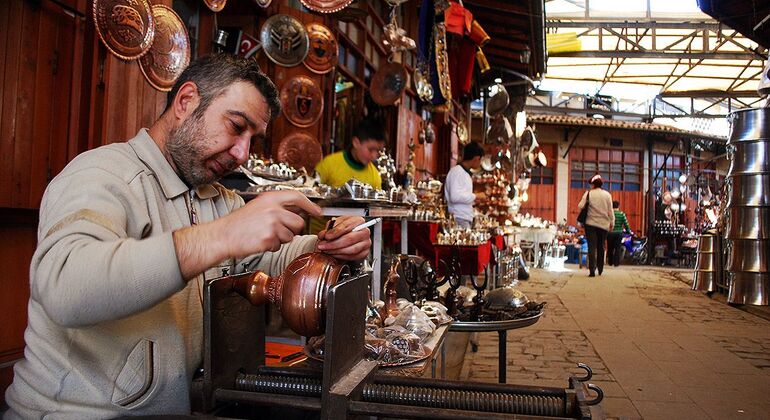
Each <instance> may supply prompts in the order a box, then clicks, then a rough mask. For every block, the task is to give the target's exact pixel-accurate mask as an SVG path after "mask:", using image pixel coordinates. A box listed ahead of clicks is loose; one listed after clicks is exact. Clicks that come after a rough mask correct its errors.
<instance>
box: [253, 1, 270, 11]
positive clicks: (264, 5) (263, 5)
mask: <svg viewBox="0 0 770 420" xmlns="http://www.w3.org/2000/svg"><path fill="white" fill-rule="evenodd" d="M272 2H273V0H254V3H256V5H257V6H259V7H261V8H263V9H266V8H267V7H268V6H270V3H272Z"/></svg>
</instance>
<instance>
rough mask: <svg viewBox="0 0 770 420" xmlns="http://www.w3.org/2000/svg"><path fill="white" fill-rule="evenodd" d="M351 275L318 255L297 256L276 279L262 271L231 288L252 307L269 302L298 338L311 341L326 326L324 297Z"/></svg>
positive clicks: (322, 255)
mask: <svg viewBox="0 0 770 420" xmlns="http://www.w3.org/2000/svg"><path fill="white" fill-rule="evenodd" d="M349 274H350V269H349V267H348V266H346V265H343V264H342V263H340V262H339V261H337V260H336V259H334V258H332V257H330V256H328V255H326V254H322V253H320V252H311V253H307V254H303V255H300V256H299V257H297V258H296V259H295V260H294V261H292V262H291V263H289V265H288V266H287V267H286V269H285V270H283V272H282V273H281V275H279V276H278V277H270V276H268V275H267V274H265V273H264V272H262V271H255V272H254V273H253V274H252V275H250V276H239V277H238V278H236V279H235V283H234V284H233V288H234V289H235V291H237V292H238V294H240V295H241V296H243V297H244V298H246V299H247V300H248V301H249V302H251V304H252V305H264V304H265V303H267V302H271V303H273V304H275V305H276V306H277V307H278V310H279V311H281V316H282V317H283V320H284V321H285V322H286V325H288V326H289V328H291V329H292V331H294V332H296V333H297V334H300V335H303V336H305V337H314V336H317V335H321V334H323V333H324V328H325V326H326V324H325V322H326V295H327V294H328V291H329V289H330V288H331V287H332V286H334V285H335V284H337V283H339V282H341V281H342V280H344V279H345V278H347V277H348V276H349Z"/></svg>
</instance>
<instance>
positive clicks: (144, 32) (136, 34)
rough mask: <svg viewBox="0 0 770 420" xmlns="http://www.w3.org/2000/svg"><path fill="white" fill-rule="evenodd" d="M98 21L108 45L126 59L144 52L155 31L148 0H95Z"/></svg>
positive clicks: (95, 19)
mask: <svg viewBox="0 0 770 420" xmlns="http://www.w3.org/2000/svg"><path fill="white" fill-rule="evenodd" d="M94 23H95V26H96V33H97V34H98V35H99V39H101V40H102V43H104V46H105V47H107V49H108V50H110V52H111V53H113V54H115V55H116V56H118V57H120V58H122V59H124V60H136V59H137V58H139V57H141V56H142V55H144V54H145V53H146V52H147V50H148V49H150V45H152V38H153V36H154V35H155V20H154V19H153V17H152V9H151V7H150V3H149V2H148V1H147V0H94Z"/></svg>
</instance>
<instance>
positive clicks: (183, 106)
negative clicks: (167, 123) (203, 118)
mask: <svg viewBox="0 0 770 420" xmlns="http://www.w3.org/2000/svg"><path fill="white" fill-rule="evenodd" d="M199 103H200V95H199V94H198V86H197V85H196V84H195V83H194V82H185V83H183V84H182V86H180V87H179V90H178V91H177V93H176V96H175V97H174V102H172V104H171V108H172V110H173V111H174V116H175V117H176V118H178V119H181V120H184V119H187V117H189V116H190V115H191V114H192V113H193V111H195V109H196V108H198V104H199Z"/></svg>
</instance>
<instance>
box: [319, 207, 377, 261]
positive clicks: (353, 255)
mask: <svg viewBox="0 0 770 420" xmlns="http://www.w3.org/2000/svg"><path fill="white" fill-rule="evenodd" d="M364 222H365V220H364V218H363V217H359V216H342V217H338V218H337V219H336V220H335V221H334V227H332V228H331V229H328V228H327V229H324V230H322V231H320V232H318V245H317V248H318V250H319V251H321V252H323V253H325V254H329V255H331V256H332V257H334V258H337V259H340V260H346V261H358V260H362V259H364V258H366V256H367V255H369V248H371V246H372V240H371V239H370V238H369V229H361V230H359V231H357V232H353V228H354V227H356V226H358V225H360V224H361V223H364Z"/></svg>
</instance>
